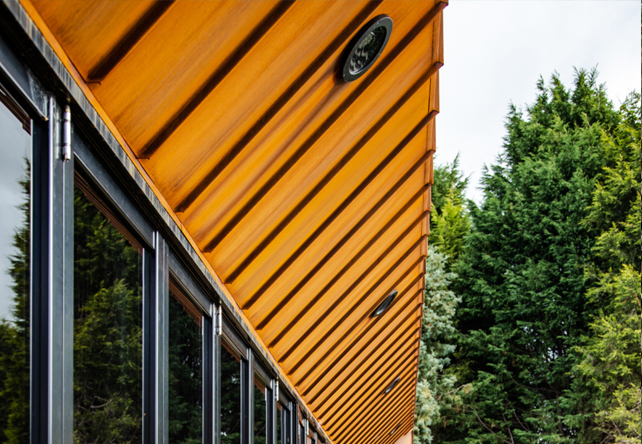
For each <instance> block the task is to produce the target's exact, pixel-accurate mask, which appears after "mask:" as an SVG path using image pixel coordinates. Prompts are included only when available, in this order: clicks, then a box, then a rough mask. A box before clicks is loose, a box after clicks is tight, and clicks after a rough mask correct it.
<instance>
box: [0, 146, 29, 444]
mask: <svg viewBox="0 0 642 444" xmlns="http://www.w3.org/2000/svg"><path fill="white" fill-rule="evenodd" d="M30 177H31V166H30V163H29V160H28V159H25V174H24V176H23V179H22V180H20V182H19V183H20V186H21V189H22V194H23V201H22V204H21V205H20V206H19V207H18V209H19V210H20V212H21V213H22V216H23V217H22V225H21V226H19V227H18V228H17V229H16V230H15V232H14V234H13V247H14V248H15V251H16V252H15V254H13V255H11V256H10V258H9V261H10V263H11V266H10V268H9V270H8V273H9V276H10V277H11V280H12V281H13V284H12V286H11V290H12V291H13V295H12V298H13V307H12V317H13V319H0V443H11V444H23V443H24V444H27V443H29V238H30V236H29V234H30V220H29V214H30V207H31V193H30Z"/></svg>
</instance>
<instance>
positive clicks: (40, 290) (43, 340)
mask: <svg viewBox="0 0 642 444" xmlns="http://www.w3.org/2000/svg"><path fill="white" fill-rule="evenodd" d="M51 124H52V122H47V121H44V120H32V134H33V135H32V170H31V171H32V173H31V175H32V181H31V199H32V200H31V239H30V241H31V242H30V248H31V251H30V269H31V275H30V289H31V291H30V304H29V305H30V312H31V313H30V322H29V325H30V327H31V333H30V349H31V350H30V363H29V369H30V382H31V394H30V432H31V442H33V443H46V442H48V437H49V426H50V421H49V414H48V412H49V371H48V370H49V305H50V304H49V297H48V296H49V290H48V289H49V265H48V264H49V248H48V246H49V220H50V205H49V202H50V199H49V188H50V168H49V164H50V159H51V153H50V150H49V139H50V134H49V128H50V125H51Z"/></svg>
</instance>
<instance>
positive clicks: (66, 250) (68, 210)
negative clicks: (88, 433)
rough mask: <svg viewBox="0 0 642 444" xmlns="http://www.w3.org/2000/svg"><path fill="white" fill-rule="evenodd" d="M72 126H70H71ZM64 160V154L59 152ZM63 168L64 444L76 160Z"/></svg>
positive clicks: (69, 429) (70, 417) (69, 433)
mask: <svg viewBox="0 0 642 444" xmlns="http://www.w3.org/2000/svg"><path fill="white" fill-rule="evenodd" d="M70 125H71V124H70ZM57 152H58V153H60V155H61V157H62V156H63V153H62V152H61V151H60V150H58V151H57ZM57 162H58V163H61V164H62V173H63V175H62V190H63V205H62V208H63V223H62V229H63V252H62V253H63V261H62V272H63V282H62V284H63V294H62V299H63V300H62V303H63V318H62V323H63V325H62V328H63V374H62V384H63V394H62V420H63V435H62V438H63V439H62V442H63V443H71V442H73V437H74V431H73V428H74V409H73V402H74V245H75V243H74V168H75V164H74V156H73V155H71V156H70V159H69V160H68V161H64V160H62V159H58V160H57Z"/></svg>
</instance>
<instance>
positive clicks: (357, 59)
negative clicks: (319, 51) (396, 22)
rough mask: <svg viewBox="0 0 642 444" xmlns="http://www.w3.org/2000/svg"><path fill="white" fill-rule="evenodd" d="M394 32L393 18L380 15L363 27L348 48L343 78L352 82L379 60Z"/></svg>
mask: <svg viewBox="0 0 642 444" xmlns="http://www.w3.org/2000/svg"><path fill="white" fill-rule="evenodd" d="M391 32H392V19H391V18H390V17H388V16H387V15H378V16H376V17H375V18H373V19H372V20H370V21H369V22H368V23H366V25H365V26H364V27H363V28H361V30H360V31H359V32H358V33H357V35H356V36H355V37H354V38H353V39H352V41H351V42H350V44H349V45H348V47H347V48H346V52H345V56H344V57H343V64H342V67H341V78H342V79H343V80H345V81H346V82H352V81H353V80H357V79H358V78H359V77H361V76H362V75H363V74H365V72H366V71H367V70H368V69H370V67H371V66H372V65H373V64H374V62H376V61H377V59H378V58H379V56H380V55H381V53H382V52H383V49H384V48H385V47H386V43H388V39H389V38H390V33H391Z"/></svg>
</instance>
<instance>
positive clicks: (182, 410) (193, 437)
mask: <svg viewBox="0 0 642 444" xmlns="http://www.w3.org/2000/svg"><path fill="white" fill-rule="evenodd" d="M169 294H170V298H169V349H168V358H169V424H168V429H169V442H170V443H176V444H178V443H185V444H196V443H200V442H201V437H202V433H203V408H202V405H203V393H202V392H203V384H202V379H203V334H202V328H203V315H202V314H201V311H200V310H199V309H198V308H197V307H196V305H195V304H194V303H193V302H192V301H191V300H190V298H189V297H188V296H187V295H186V292H185V291H183V290H182V289H181V288H180V287H179V286H178V285H177V284H176V283H175V282H174V281H173V280H172V279H170V281H169Z"/></svg>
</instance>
